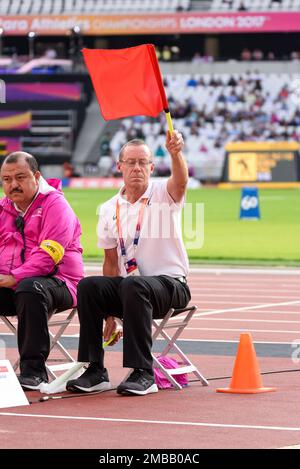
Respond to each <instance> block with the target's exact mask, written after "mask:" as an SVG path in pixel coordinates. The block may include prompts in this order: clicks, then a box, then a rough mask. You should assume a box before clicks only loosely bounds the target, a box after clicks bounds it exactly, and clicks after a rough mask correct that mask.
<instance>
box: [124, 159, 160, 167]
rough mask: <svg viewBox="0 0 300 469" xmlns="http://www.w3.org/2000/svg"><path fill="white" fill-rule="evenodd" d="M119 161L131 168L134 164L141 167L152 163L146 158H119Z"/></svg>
mask: <svg viewBox="0 0 300 469" xmlns="http://www.w3.org/2000/svg"><path fill="white" fill-rule="evenodd" d="M120 162H121V163H124V164H125V165H126V166H129V167H130V168H133V167H134V166H135V165H136V164H138V166H140V167H141V168H145V167H146V166H148V164H152V163H153V161H148V160H120Z"/></svg>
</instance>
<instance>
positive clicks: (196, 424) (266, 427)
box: [0, 412, 300, 432]
mask: <svg viewBox="0 0 300 469" xmlns="http://www.w3.org/2000/svg"><path fill="white" fill-rule="evenodd" d="M1 415H2V416H6V417H8V416H9V417H31V418H38V419H41V418H45V419H59V420H80V421H82V420H86V421H91V422H122V423H140V424H143V425H144V424H145V423H147V424H153V425H181V426H189V427H221V428H245V429H249V430H279V431H286V432H300V427H282V426H273V425H246V424H230V423H228V424H226V423H208V422H186V421H178V420H147V419H125V418H108V417H77V416H72V415H45V414H21V413H16V412H0V416H1Z"/></svg>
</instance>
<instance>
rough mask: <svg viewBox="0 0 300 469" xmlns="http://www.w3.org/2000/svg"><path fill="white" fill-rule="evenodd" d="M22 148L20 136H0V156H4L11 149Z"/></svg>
mask: <svg viewBox="0 0 300 469" xmlns="http://www.w3.org/2000/svg"><path fill="white" fill-rule="evenodd" d="M20 150H22V144H21V139H20V138H10V137H0V158H1V157H3V158H5V157H6V156H7V155H8V154H9V153H12V152H13V151H20Z"/></svg>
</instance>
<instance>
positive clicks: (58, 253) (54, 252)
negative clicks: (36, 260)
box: [40, 239, 65, 264]
mask: <svg viewBox="0 0 300 469" xmlns="http://www.w3.org/2000/svg"><path fill="white" fill-rule="evenodd" d="M40 248H41V249H43V250H44V251H45V252H46V253H47V254H49V256H50V257H52V259H53V261H54V264H58V263H59V261H61V260H62V258H63V257H64V253H65V250H64V248H63V247H62V245H61V244H59V243H58V242H57V241H53V239H44V241H42V242H41V244H40Z"/></svg>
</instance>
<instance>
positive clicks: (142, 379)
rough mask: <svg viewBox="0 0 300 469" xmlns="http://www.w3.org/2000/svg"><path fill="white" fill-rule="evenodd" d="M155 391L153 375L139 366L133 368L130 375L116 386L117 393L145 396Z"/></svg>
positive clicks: (156, 389)
mask: <svg viewBox="0 0 300 469" xmlns="http://www.w3.org/2000/svg"><path fill="white" fill-rule="evenodd" d="M157 391H158V388H157V386H156V384H155V379H154V376H153V375H151V374H150V373H148V372H147V371H146V370H142V369H141V368H136V369H134V370H133V372H132V373H131V374H130V376H128V378H126V379H125V381H123V382H122V383H121V384H119V386H118V387H117V393H118V394H136V395H138V396H145V395H146V394H150V393H153V392H157Z"/></svg>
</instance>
